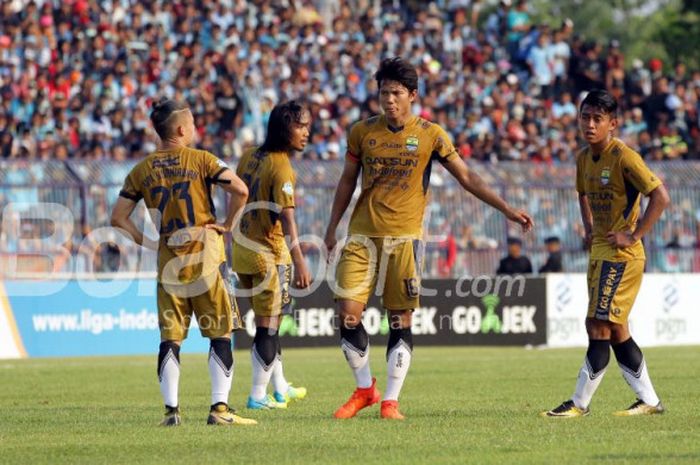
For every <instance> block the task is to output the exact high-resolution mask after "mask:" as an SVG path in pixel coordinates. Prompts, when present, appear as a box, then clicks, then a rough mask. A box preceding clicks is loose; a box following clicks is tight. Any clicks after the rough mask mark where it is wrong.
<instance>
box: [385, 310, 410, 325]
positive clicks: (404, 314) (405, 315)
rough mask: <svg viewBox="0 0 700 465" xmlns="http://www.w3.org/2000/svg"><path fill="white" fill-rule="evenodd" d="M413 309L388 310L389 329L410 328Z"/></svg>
mask: <svg viewBox="0 0 700 465" xmlns="http://www.w3.org/2000/svg"><path fill="white" fill-rule="evenodd" d="M412 317H413V310H402V311H394V310H392V311H390V312H389V329H391V330H394V329H403V328H410V327H411V323H412V320H413V318H412Z"/></svg>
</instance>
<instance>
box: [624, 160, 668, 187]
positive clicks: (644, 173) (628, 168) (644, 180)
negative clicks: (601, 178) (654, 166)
mask: <svg viewBox="0 0 700 465" xmlns="http://www.w3.org/2000/svg"><path fill="white" fill-rule="evenodd" d="M620 163H621V165H622V175H623V176H624V178H625V180H626V181H628V182H630V183H631V184H632V185H633V186H634V188H635V189H637V190H638V191H639V192H641V193H642V194H644V195H649V194H650V193H651V191H653V190H654V189H656V188H657V187H659V186H660V185H661V184H663V183H662V182H661V180H660V179H659V178H658V176H656V175H655V174H654V173H653V172H652V171H651V170H650V169H649V167H648V166H647V165H646V163H644V160H642V157H641V156H640V155H639V154H638V153H637V152H634V151H632V150H625V151H624V152H623V154H622V159H621V160H620Z"/></svg>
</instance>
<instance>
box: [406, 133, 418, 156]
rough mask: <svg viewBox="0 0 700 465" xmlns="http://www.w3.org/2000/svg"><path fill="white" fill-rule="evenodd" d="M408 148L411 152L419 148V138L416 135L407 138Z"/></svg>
mask: <svg viewBox="0 0 700 465" xmlns="http://www.w3.org/2000/svg"><path fill="white" fill-rule="evenodd" d="M406 149H407V150H408V151H409V152H415V151H416V150H418V138H417V137H416V136H409V137H407V138H406Z"/></svg>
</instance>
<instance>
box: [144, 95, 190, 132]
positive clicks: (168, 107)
mask: <svg viewBox="0 0 700 465" xmlns="http://www.w3.org/2000/svg"><path fill="white" fill-rule="evenodd" d="M187 108H188V106H187V104H186V103H184V102H178V101H176V100H171V99H168V98H164V99H161V100H158V101H157V102H153V105H151V110H152V111H151V123H153V128H154V129H155V130H156V132H157V133H158V137H160V138H161V139H165V138H167V137H170V136H172V132H173V129H174V128H173V126H172V124H170V123H171V122H172V121H169V120H170V117H171V116H172V115H173V113H176V112H179V111H183V110H187Z"/></svg>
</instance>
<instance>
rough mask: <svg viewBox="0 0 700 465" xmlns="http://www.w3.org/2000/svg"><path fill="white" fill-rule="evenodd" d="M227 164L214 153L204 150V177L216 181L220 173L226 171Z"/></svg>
mask: <svg viewBox="0 0 700 465" xmlns="http://www.w3.org/2000/svg"><path fill="white" fill-rule="evenodd" d="M227 169H229V168H228V165H227V164H226V162H225V161H223V160H221V159H220V158H218V157H217V156H216V155H214V154H212V153H209V152H204V177H205V178H209V179H211V180H212V181H216V180H217V178H218V177H219V176H221V173H223V172H224V171H226V170H227Z"/></svg>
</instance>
